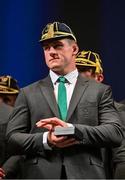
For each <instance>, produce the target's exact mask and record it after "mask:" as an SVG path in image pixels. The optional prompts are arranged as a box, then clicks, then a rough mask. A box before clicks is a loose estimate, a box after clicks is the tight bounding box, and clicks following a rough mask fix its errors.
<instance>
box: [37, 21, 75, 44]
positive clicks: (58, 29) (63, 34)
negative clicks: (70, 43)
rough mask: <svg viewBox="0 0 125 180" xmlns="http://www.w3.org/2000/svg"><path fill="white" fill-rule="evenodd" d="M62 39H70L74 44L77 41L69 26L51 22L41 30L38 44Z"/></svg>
mask: <svg viewBox="0 0 125 180" xmlns="http://www.w3.org/2000/svg"><path fill="white" fill-rule="evenodd" d="M62 38H70V39H73V40H74V41H75V42H76V41H77V40H76V37H75V36H74V34H73V32H72V30H71V29H70V28H69V26H67V25H66V24H65V23H60V22H53V23H49V24H47V25H46V26H45V28H44V29H43V31H42V35H41V38H40V42H44V41H46V40H53V39H62Z"/></svg>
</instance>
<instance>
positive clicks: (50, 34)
mask: <svg viewBox="0 0 125 180" xmlns="http://www.w3.org/2000/svg"><path fill="white" fill-rule="evenodd" d="M53 37H54V25H53V24H49V25H48V33H47V34H46V39H49V38H53Z"/></svg>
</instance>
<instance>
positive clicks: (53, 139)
mask: <svg viewBox="0 0 125 180" xmlns="http://www.w3.org/2000/svg"><path fill="white" fill-rule="evenodd" d="M36 125H37V127H39V128H46V129H48V130H49V132H48V137H47V139H48V143H49V145H51V146H55V147H58V148H64V147H69V146H72V145H74V144H78V143H79V142H78V141H76V140H75V139H74V138H71V137H70V138H69V137H68V136H60V137H57V136H55V135H54V129H55V127H57V126H59V127H68V125H67V123H66V122H64V121H62V120H60V119H58V118H57V117H53V118H47V119H41V120H40V121H38V122H37V123H36Z"/></svg>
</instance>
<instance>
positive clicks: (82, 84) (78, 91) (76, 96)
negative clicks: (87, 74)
mask: <svg viewBox="0 0 125 180" xmlns="http://www.w3.org/2000/svg"><path fill="white" fill-rule="evenodd" d="M87 82H88V79H87V78H86V79H85V78H83V77H82V76H81V75H79V76H78V79H77V82H76V86H75V89H74V92H73V95H72V98H71V101H70V104H69V109H68V114H67V121H68V120H69V118H70V117H71V115H72V113H73V112H74V110H75V108H76V106H77V104H78V102H79V100H80V98H81V96H82V95H83V93H84V91H85V89H86V88H87V86H88V83H87Z"/></svg>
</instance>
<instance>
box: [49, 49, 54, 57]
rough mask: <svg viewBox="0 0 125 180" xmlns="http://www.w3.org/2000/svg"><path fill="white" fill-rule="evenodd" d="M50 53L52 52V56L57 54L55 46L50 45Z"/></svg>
mask: <svg viewBox="0 0 125 180" xmlns="http://www.w3.org/2000/svg"><path fill="white" fill-rule="evenodd" d="M49 53H50V55H51V56H53V55H55V54H56V50H55V49H54V48H53V47H50V49H49Z"/></svg>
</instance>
